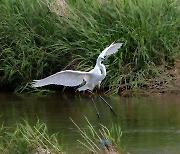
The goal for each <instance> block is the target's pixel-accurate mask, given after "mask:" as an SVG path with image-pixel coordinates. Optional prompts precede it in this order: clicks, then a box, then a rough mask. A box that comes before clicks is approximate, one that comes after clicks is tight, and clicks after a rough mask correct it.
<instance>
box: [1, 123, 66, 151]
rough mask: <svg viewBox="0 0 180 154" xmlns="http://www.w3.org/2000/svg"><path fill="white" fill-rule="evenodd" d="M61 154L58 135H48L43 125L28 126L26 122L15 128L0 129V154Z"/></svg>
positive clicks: (2, 127) (18, 124)
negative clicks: (45, 153)
mask: <svg viewBox="0 0 180 154" xmlns="http://www.w3.org/2000/svg"><path fill="white" fill-rule="evenodd" d="M43 151H44V152H45V151H46V152H47V153H48V152H51V153H56V154H62V153H63V151H62V146H61V145H60V144H59V142H58V135H57V134H52V135H49V133H48V129H47V127H46V124H45V123H42V122H39V121H38V122H37V123H36V124H35V125H34V126H30V125H29V124H28V122H27V121H24V122H23V123H17V124H16V127H15V128H6V127H4V126H3V125H2V126H1V128H0V153H3V154H5V153H17V154H23V153H24V154H25V153H36V152H39V153H43Z"/></svg>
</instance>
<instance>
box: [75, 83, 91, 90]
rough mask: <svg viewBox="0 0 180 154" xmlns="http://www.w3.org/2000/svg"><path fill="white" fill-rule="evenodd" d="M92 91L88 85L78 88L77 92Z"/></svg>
mask: <svg viewBox="0 0 180 154" xmlns="http://www.w3.org/2000/svg"><path fill="white" fill-rule="evenodd" d="M87 89H89V90H93V88H91V87H90V86H89V85H88V84H85V85H84V86H82V87H80V88H78V91H85V90H87Z"/></svg>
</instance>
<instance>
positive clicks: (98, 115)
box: [91, 97, 102, 123]
mask: <svg viewBox="0 0 180 154" xmlns="http://www.w3.org/2000/svg"><path fill="white" fill-rule="evenodd" d="M91 100H92V102H93V104H94V108H95V110H96V114H97V117H98V120H99V123H101V122H102V120H101V116H100V114H99V111H98V109H97V107H96V103H95V102H94V99H93V97H92V98H91Z"/></svg>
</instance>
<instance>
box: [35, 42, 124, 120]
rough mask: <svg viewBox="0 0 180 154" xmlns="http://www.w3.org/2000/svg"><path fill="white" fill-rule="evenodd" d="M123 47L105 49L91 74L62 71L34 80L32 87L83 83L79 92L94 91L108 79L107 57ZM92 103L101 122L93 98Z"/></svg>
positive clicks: (116, 44) (112, 45)
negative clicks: (105, 62)
mask: <svg viewBox="0 0 180 154" xmlns="http://www.w3.org/2000/svg"><path fill="white" fill-rule="evenodd" d="M121 46H122V43H115V44H114V43H112V44H111V45H110V46H108V47H107V48H105V49H104V50H103V51H102V52H101V53H100V55H99V56H98V58H97V60H96V65H95V67H94V68H93V69H92V70H91V71H89V72H83V71H74V70H65V71H60V72H57V73H55V74H53V75H51V76H48V77H46V78H44V79H41V80H34V81H33V84H32V86H33V87H42V86H46V85H50V84H55V85H63V86H69V87H74V86H79V85H82V83H83V82H85V84H84V85H83V86H81V87H79V88H78V91H85V90H91V91H92V90H93V89H94V88H95V86H97V85H98V86H99V87H100V84H101V81H102V80H103V79H104V78H105V77H106V67H105V66H104V64H102V62H103V61H104V59H105V57H106V56H108V55H111V54H114V53H116V52H117V51H118V49H119V48H120V47H121ZM99 97H100V98H101V99H102V100H103V101H104V102H105V103H106V104H107V105H108V106H109V108H110V109H111V111H112V112H113V114H114V115H115V116H116V114H115V112H114V110H113V108H112V107H111V105H109V103H108V102H107V101H106V100H105V99H104V98H103V97H102V96H100V95H99ZM92 102H93V104H94V107H95V109H96V113H97V116H98V119H99V121H100V122H101V117H100V114H99V112H98V110H97V107H96V104H95V102H94V99H93V98H92Z"/></svg>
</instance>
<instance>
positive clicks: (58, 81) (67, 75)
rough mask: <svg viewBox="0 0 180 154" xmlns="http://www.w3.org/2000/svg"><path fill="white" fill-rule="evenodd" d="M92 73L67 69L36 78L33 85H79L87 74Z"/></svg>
mask: <svg viewBox="0 0 180 154" xmlns="http://www.w3.org/2000/svg"><path fill="white" fill-rule="evenodd" d="M89 75H91V73H89V72H82V71H73V70H66V71H61V72H58V73H56V74H53V75H51V76H49V77H46V78H44V79H41V80H34V82H33V87H42V86H45V85H49V84H55V85H64V86H77V85H80V84H81V83H82V82H83V80H85V79H86V78H88V77H86V76H89Z"/></svg>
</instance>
